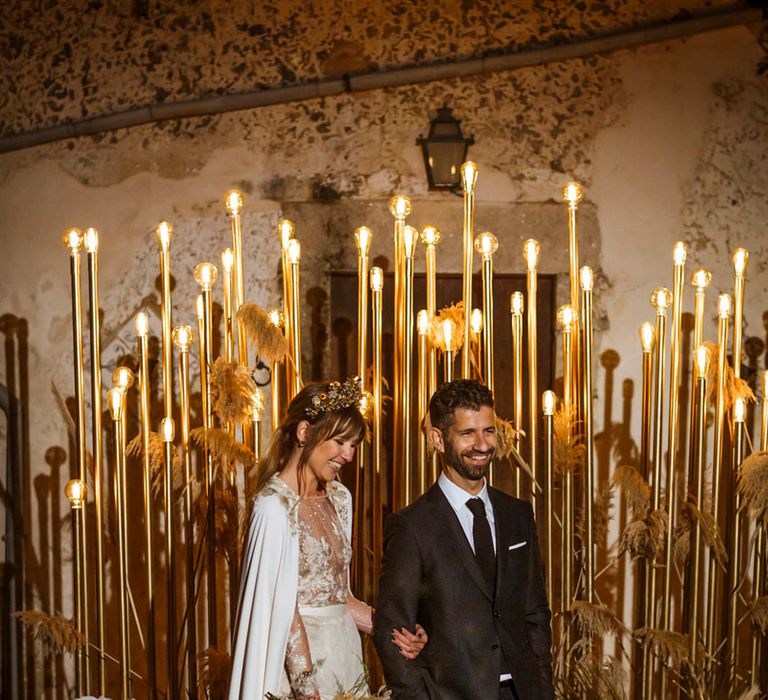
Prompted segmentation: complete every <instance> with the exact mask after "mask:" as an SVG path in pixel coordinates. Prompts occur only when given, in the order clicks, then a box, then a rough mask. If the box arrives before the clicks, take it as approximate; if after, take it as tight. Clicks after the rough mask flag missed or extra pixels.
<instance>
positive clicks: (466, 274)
mask: <svg viewBox="0 0 768 700" xmlns="http://www.w3.org/2000/svg"><path fill="white" fill-rule="evenodd" d="M461 185H462V187H463V189H464V225H463V236H462V240H463V251H464V264H463V268H462V269H463V273H462V295H461V298H462V301H463V302H464V329H463V336H464V350H463V351H462V353H461V377H462V379H469V378H470V377H471V376H472V367H471V363H470V354H471V344H470V342H469V341H470V333H471V328H470V325H469V322H470V318H469V313H470V310H471V309H472V241H473V239H474V237H475V186H476V185H477V164H476V163H473V162H472V161H471V160H468V161H467V162H466V163H464V164H463V165H462V166H461Z"/></svg>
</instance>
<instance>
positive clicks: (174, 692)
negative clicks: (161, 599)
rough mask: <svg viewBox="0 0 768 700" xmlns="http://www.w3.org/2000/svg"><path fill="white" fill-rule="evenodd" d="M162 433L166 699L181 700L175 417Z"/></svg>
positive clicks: (163, 425)
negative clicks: (174, 447)
mask: <svg viewBox="0 0 768 700" xmlns="http://www.w3.org/2000/svg"><path fill="white" fill-rule="evenodd" d="M160 434H161V435H162V437H163V444H164V445H165V494H164V495H165V556H166V561H167V567H168V572H167V579H166V583H167V591H168V600H167V603H166V604H167V606H168V610H167V612H168V617H167V627H166V632H165V634H166V643H167V650H168V651H167V654H168V659H167V665H168V669H167V683H168V687H167V691H166V692H167V697H169V698H171V699H172V700H177V699H178V698H179V672H178V668H177V661H176V659H177V657H178V649H177V648H176V565H175V563H174V556H175V553H174V546H173V535H174V530H175V529H176V518H175V515H174V507H173V503H174V497H173V438H174V424H173V418H170V417H169V416H166V417H165V418H163V420H162V422H161V424H160Z"/></svg>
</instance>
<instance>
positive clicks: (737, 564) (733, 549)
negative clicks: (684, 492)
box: [726, 326, 747, 693]
mask: <svg viewBox="0 0 768 700" xmlns="http://www.w3.org/2000/svg"><path fill="white" fill-rule="evenodd" d="M734 331H735V326H734ZM735 357H736V355H734V358H735ZM746 411H747V406H746V401H745V400H744V399H742V398H737V399H736V401H735V402H734V406H733V413H734V419H733V420H734V445H733V478H732V483H733V492H734V493H735V498H734V500H735V504H734V509H733V522H732V530H731V542H730V547H729V552H728V634H727V636H726V663H727V664H728V691H729V693H735V691H736V664H737V663H738V658H739V638H738V622H739V591H740V588H741V587H740V573H741V571H740V570H741V524H742V523H741V521H742V512H741V491H739V490H738V489H737V488H736V475H737V474H738V469H739V467H740V466H741V463H742V462H743V461H744V418H745V416H746Z"/></svg>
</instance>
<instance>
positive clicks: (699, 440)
mask: <svg viewBox="0 0 768 700" xmlns="http://www.w3.org/2000/svg"><path fill="white" fill-rule="evenodd" d="M696 353H697V356H698V355H701V359H698V358H697V361H696V363H695V364H696V393H695V397H694V421H693V425H692V428H693V432H692V435H693V439H692V441H691V457H690V459H691V465H692V467H693V468H692V470H691V473H692V475H693V481H694V488H695V492H694V498H695V500H696V503H695V505H696V507H697V508H699V509H700V510H702V509H703V507H704V477H705V472H706V467H707V366H708V364H709V352H708V350H707V349H706V348H705V347H703V346H699V347H698V348H697V349H696ZM702 554H703V552H702V546H701V525H700V523H699V521H698V519H695V520H694V523H693V533H692V537H691V555H690V572H691V575H690V577H689V578H690V587H689V599H688V601H687V602H688V639H689V646H688V653H689V655H690V658H691V667H692V668H696V664H697V656H698V647H699V636H700V630H699V608H700V607H701V600H700V599H701V591H702V590H703V585H702V582H701V581H700V579H701V568H702V566H701V565H702Z"/></svg>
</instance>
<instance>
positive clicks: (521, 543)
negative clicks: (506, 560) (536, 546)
mask: <svg viewBox="0 0 768 700" xmlns="http://www.w3.org/2000/svg"><path fill="white" fill-rule="evenodd" d="M527 544H528V540H523V541H522V542H518V543H517V544H511V545H509V551H510V552H511V551H512V550H513V549H520V547H524V546H525V545H527Z"/></svg>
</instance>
